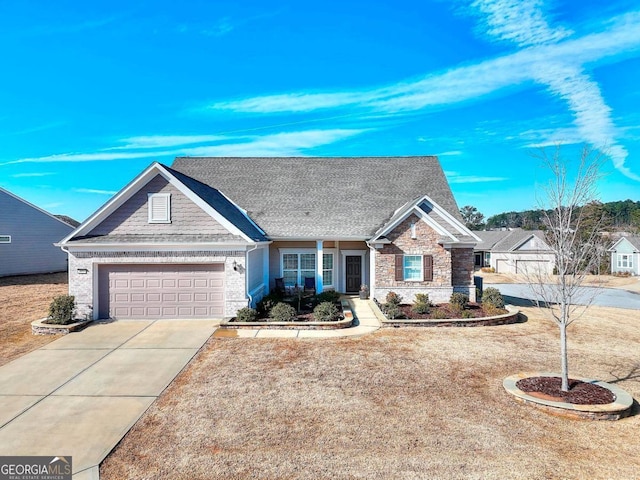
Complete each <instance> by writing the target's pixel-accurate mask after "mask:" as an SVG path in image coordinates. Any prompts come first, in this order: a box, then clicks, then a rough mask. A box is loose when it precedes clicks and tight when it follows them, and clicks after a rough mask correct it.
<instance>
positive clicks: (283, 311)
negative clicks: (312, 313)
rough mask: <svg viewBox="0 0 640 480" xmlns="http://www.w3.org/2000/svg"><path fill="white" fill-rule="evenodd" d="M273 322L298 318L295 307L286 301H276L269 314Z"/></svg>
mask: <svg viewBox="0 0 640 480" xmlns="http://www.w3.org/2000/svg"><path fill="white" fill-rule="evenodd" d="M269 316H270V317H271V319H272V320H273V321H274V322H295V321H296V320H297V319H298V315H297V314H296V309H295V308H293V307H292V306H291V305H287V304H286V303H282V302H281V303H278V304H276V305H275V306H274V307H273V308H272V309H271V313H270V315H269Z"/></svg>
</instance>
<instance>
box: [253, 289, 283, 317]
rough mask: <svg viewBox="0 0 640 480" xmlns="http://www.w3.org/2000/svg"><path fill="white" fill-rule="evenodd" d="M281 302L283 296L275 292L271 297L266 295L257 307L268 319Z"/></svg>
mask: <svg viewBox="0 0 640 480" xmlns="http://www.w3.org/2000/svg"><path fill="white" fill-rule="evenodd" d="M281 301H282V295H280V294H278V293H277V292H275V291H273V292H271V293H270V294H269V295H265V296H264V297H262V300H260V301H259V302H258V304H257V305H256V306H257V308H258V312H259V313H260V314H261V315H263V316H265V317H268V316H269V314H270V313H271V309H272V308H273V307H275V306H276V305H277V304H278V303H280V302H281Z"/></svg>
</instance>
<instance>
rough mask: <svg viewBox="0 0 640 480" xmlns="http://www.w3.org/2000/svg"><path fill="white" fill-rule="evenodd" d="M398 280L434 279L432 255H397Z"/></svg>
mask: <svg viewBox="0 0 640 480" xmlns="http://www.w3.org/2000/svg"><path fill="white" fill-rule="evenodd" d="M395 280H396V282H431V281H433V256H432V255H396V275H395Z"/></svg>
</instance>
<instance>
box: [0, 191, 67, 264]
mask: <svg viewBox="0 0 640 480" xmlns="http://www.w3.org/2000/svg"><path fill="white" fill-rule="evenodd" d="M72 231H73V227H72V226H71V225H68V224H67V223H65V222H63V221H62V220H60V219H58V218H56V217H55V216H53V215H51V214H50V213H47V212H45V211H44V210H42V209H40V208H38V207H36V206H35V205H32V204H30V203H29V202H27V201H26V200H24V199H22V198H20V197H17V196H16V195H14V194H13V193H11V192H8V191H7V190H5V189H3V188H0V277H3V276H8V275H26V274H34V273H51V272H62V271H65V270H66V269H67V255H66V253H65V252H62V251H60V249H59V248H58V247H56V246H55V245H54V244H55V243H56V242H59V241H60V240H61V239H62V238H64V237H65V236H67V235H69V233H71V232H72Z"/></svg>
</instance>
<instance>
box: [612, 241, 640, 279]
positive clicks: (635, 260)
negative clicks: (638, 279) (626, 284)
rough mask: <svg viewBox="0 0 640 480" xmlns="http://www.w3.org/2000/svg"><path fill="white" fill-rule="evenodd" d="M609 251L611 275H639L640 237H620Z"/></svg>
mask: <svg viewBox="0 0 640 480" xmlns="http://www.w3.org/2000/svg"><path fill="white" fill-rule="evenodd" d="M609 251H610V252H611V273H623V272H629V273H630V274H631V275H640V236H630V237H621V238H620V240H618V241H617V242H616V243H614V244H613V245H612V247H611V248H610V249H609Z"/></svg>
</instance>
